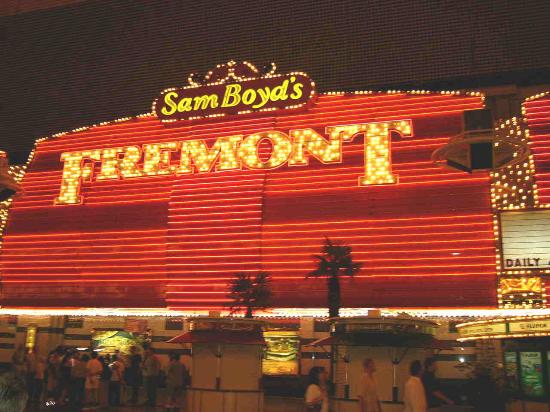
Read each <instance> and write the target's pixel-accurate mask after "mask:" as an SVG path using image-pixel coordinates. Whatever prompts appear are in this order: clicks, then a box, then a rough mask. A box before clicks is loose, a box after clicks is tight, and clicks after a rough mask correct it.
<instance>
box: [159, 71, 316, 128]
mask: <svg viewBox="0 0 550 412" xmlns="http://www.w3.org/2000/svg"><path fill="white" fill-rule="evenodd" d="M275 71H276V66H275V64H273V63H272V64H271V65H270V66H267V67H264V68H263V69H262V70H259V69H258V68H256V66H254V65H253V64H251V63H248V62H242V63H236V62H234V61H230V62H228V63H225V64H219V65H217V66H216V68H214V69H213V70H211V71H209V72H208V73H207V74H206V75H205V76H204V77H201V76H199V75H198V74H196V73H192V74H191V75H189V77H188V79H187V80H188V82H189V86H185V87H172V88H169V89H165V90H163V91H162V92H161V93H160V95H159V96H158V97H157V98H156V99H155V101H154V102H153V113H154V114H155V115H156V116H157V117H158V118H159V119H160V120H161V121H163V122H175V121H178V120H194V119H200V118H206V117H221V116H225V115H241V114H247V113H253V112H270V111H275V110H289V109H298V108H301V107H304V106H306V105H307V104H308V103H309V102H311V101H312V99H313V98H314V97H315V95H316V93H315V83H314V82H313V81H312V80H311V79H310V78H309V77H308V75H307V74H305V73H299V72H292V73H288V74H275Z"/></svg>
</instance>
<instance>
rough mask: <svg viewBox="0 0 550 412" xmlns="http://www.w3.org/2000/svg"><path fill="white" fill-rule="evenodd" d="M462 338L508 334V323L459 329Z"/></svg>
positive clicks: (469, 326)
mask: <svg viewBox="0 0 550 412" xmlns="http://www.w3.org/2000/svg"><path fill="white" fill-rule="evenodd" d="M458 330H459V332H460V336H464V337H467V336H480V335H500V334H505V333H506V323H504V322H503V323H489V324H484V325H468V326H462V327H459V328H458Z"/></svg>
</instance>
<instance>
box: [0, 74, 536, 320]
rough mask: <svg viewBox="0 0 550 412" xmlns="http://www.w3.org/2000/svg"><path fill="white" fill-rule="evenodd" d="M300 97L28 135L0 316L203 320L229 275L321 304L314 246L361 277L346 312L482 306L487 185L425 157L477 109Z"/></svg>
mask: <svg viewBox="0 0 550 412" xmlns="http://www.w3.org/2000/svg"><path fill="white" fill-rule="evenodd" d="M231 64H232V63H229V68H230V69H231V66H230V65H231ZM220 67H222V68H225V70H227V68H226V66H225V65H222V66H220ZM234 67H236V70H239V67H240V66H239V65H236V66H234ZM243 67H245V68H247V67H246V66H244V65H243ZM251 67H252V68H253V69H255V68H254V67H253V66H251ZM249 70H251V69H249ZM255 70H256V69H255ZM219 71H223V69H220V68H218V69H217V72H219ZM252 74H253V73H252ZM220 76H221V75H220ZM302 76H303V77H304V78H305V79H306V82H307V81H309V80H307V77H305V76H304V75H302ZM269 79H275V80H276V79H277V78H275V77H273V78H271V77H270V78H269ZM230 80H232V79H231V78H230V77H229V76H228V77H220V79H219V80H218V82H217V83H219V86H218V87H221V88H222V89H228V90H229V86H225V82H228V83H229V81H230ZM261 80H262V79H261V78H260V79H259V80H254V81H255V82H258V81H260V82H261ZM250 82H251V81H248V82H247V81H244V82H241V83H239V82H237V83H234V84H235V85H240V84H242V85H243V90H244V93H246V90H253V89H252V88H250V87H249V86H248V83H250ZM279 83H281V82H279ZM258 84H260V83H258ZM281 84H282V83H281ZM208 87H209V86H206V87H204V86H203V87H192V88H191V89H188V90H192V91H194V90H203V89H205V88H206V89H208ZM210 87H213V86H210ZM263 87H264V86H263V85H261V84H260V88H259V90H262V88H263ZM275 87H277V86H275ZM308 88H309V90H308V96H306V97H307V100H306V101H305V103H304V105H303V106H302V107H292V108H290V109H285V108H284V107H283V108H281V109H279V108H277V107H274V108H268V109H270V110H267V111H266V110H263V111H262V109H261V108H258V109H256V110H257V111H253V112H251V113H242V112H241V114H235V115H231V114H227V115H224V116H221V115H220V113H221V114H223V110H224V107H222V105H223V103H227V104H232V102H230V101H228V102H222V99H221V98H220V99H219V102H218V104H219V106H220V107H218V110H217V112H218V113H214V115H208V114H206V116H211V117H207V118H203V119H199V118H193V119H185V117H191V115H193V113H192V112H201V111H202V112H204V113H209V112H208V110H211V111H212V109H210V108H207V109H206V110H204V109H203V106H201V105H200V104H199V105H195V107H191V106H192V104H191V105H190V106H189V108H185V107H183V106H182V104H181V103H180V105H179V107H178V109H182V111H179V110H176V112H175V114H176V115H178V116H179V117H173V118H170V119H166V118H165V119H163V118H160V119H159V117H158V116H157V115H155V114H152V113H149V114H144V115H141V116H138V117H136V118H128V119H119V120H116V121H114V122H108V123H104V124H98V125H93V126H91V127H86V128H82V129H77V130H74V131H71V132H68V133H62V134H58V135H56V136H53V137H51V138H47V139H40V140H39V141H38V142H37V144H36V147H35V150H34V152H33V154H32V159H31V161H30V162H29V164H28V167H27V170H26V173H25V177H24V178H23V181H22V185H23V190H24V194H22V195H20V196H18V197H16V198H15V199H14V201H13V204H12V206H11V208H10V212H9V218H8V223H7V230H6V235H5V236H4V239H3V247H2V265H3V278H2V285H3V305H5V306H12V305H14V306H30V305H32V306H45V307H59V306H68V307H75V306H90V307H164V308H168V309H178V310H195V309H204V310H211V309H219V308H223V307H224V305H225V303H226V302H227V297H226V294H227V293H226V284H227V281H228V280H229V277H230V276H231V275H232V274H234V273H235V272H240V271H244V272H257V271H267V272H269V273H270V274H271V276H272V279H273V281H272V283H273V289H274V292H275V301H274V306H275V307H282V308H285V307H286V308H315V307H323V306H324V305H325V304H326V303H325V292H324V285H323V284H322V283H321V282H319V281H315V280H305V275H306V274H307V273H308V272H309V271H311V270H312V269H313V258H312V255H314V254H316V253H318V252H319V250H320V248H321V246H322V244H323V242H324V238H325V237H329V238H330V239H332V240H334V241H335V242H338V243H342V244H346V245H349V246H351V247H352V249H353V256H354V258H355V259H356V260H357V261H360V262H362V263H363V269H362V270H361V272H360V273H359V274H358V276H356V277H355V278H354V279H352V280H349V281H348V282H346V283H345V284H344V285H343V302H344V305H345V306H346V307H358V308H361V307H396V306H398V307H487V308H488V307H496V306H498V304H497V300H498V296H497V275H498V268H497V262H496V260H497V256H498V252H497V250H498V238H497V236H498V233H495V229H494V222H493V220H494V209H493V207H492V204H491V187H492V185H493V186H494V185H495V184H497V183H496V182H492V181H491V176H489V173H486V172H480V173H475V174H468V173H464V172H462V171H453V170H450V169H444V168H441V167H440V166H438V165H436V164H434V162H433V161H432V159H431V155H432V153H433V151H434V150H436V149H437V148H439V147H441V146H443V145H444V144H445V143H447V141H448V140H449V139H450V138H451V137H454V136H456V135H458V134H460V133H461V131H462V127H463V126H462V118H463V113H464V112H465V111H469V110H476V109H481V108H483V96H481V95H480V94H478V93H477V94H476V93H471V94H461V93H454V92H449V93H445V92H444V93H430V92H424V91H417V92H395V93H393V92H392V93H376V92H361V91H359V92H355V93H339V92H334V93H323V94H319V95H317V93H316V92H315V90H314V88H313V86H312V85H311V84H309V85H308ZM183 90H184V91H185V89H183ZM275 91H276V90H275ZM205 92H206V93H209V90H206V91H205ZM244 93H243V100H244V97H245V96H246V94H244ZM284 93H285V92H284V91H283V94H284ZM272 94H273V93H272ZM210 95H211V96H215V94H210ZM163 96H168V97H171V96H170V95H167V93H164V94H163V95H162V96H161V97H160V98H161V99H162V97H163ZM291 96H292V94H289V95H288V96H287V100H288V101H289V103H291V104H292V103H294V102H293V101H292V100H291ZM275 97H276V98H277V96H275ZM283 97H284V96H283ZM259 100H260V96H258V101H259ZM166 101H168V102H171V101H172V100H169V99H166ZM260 103H261V102H260ZM268 104H269V103H268ZM258 105H259V104H258ZM252 106H253V104H251V105H250V107H252ZM279 106H280V105H279ZM166 107H168V106H166V105H165V106H163V108H162V112H166V113H168V112H167V111H166ZM262 107H263V106H262ZM195 108H197V109H198V110H191V112H188V111H186V110H188V109H195ZM244 109H246V108H244ZM264 109H265V108H264ZM252 110H255V109H252ZM157 111H158V112H159V113H161V111H159V110H158V107H157ZM161 115H162V114H161ZM180 118H181V120H180ZM528 176H529V177H530V178H531V176H530V175H528ZM493 201H494V199H493ZM457 290H460V293H456V292H457ZM48 291H55V293H48Z"/></svg>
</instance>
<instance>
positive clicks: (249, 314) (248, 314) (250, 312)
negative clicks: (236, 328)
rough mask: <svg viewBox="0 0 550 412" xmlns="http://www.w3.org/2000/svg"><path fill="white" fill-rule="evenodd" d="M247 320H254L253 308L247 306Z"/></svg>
mask: <svg viewBox="0 0 550 412" xmlns="http://www.w3.org/2000/svg"><path fill="white" fill-rule="evenodd" d="M244 317H245V318H252V307H251V306H247V307H246V314H245V315H244Z"/></svg>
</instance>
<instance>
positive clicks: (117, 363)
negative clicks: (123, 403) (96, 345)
mask: <svg viewBox="0 0 550 412" xmlns="http://www.w3.org/2000/svg"><path fill="white" fill-rule="evenodd" d="M109 369H110V370H111V379H110V382H109V406H120V390H121V388H122V384H123V382H124V378H123V377H124V363H123V362H122V361H121V360H120V359H119V358H118V356H117V355H113V357H112V359H111V364H110V365H109Z"/></svg>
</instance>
